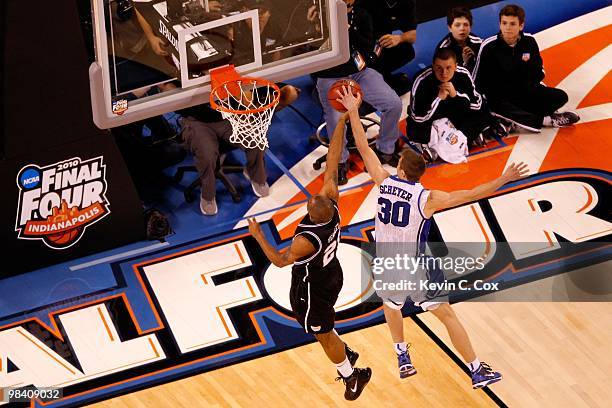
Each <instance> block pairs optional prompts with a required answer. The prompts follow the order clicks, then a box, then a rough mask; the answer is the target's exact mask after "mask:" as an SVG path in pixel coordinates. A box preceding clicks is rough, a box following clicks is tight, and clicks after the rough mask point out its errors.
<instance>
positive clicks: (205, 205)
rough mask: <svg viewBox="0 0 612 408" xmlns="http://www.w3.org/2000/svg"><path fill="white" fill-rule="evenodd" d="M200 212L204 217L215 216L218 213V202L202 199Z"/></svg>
mask: <svg viewBox="0 0 612 408" xmlns="http://www.w3.org/2000/svg"><path fill="white" fill-rule="evenodd" d="M200 211H202V214H204V215H215V214H216V213H217V200H215V199H214V198H213V199H212V201H208V200H205V199H203V198H202V197H200Z"/></svg>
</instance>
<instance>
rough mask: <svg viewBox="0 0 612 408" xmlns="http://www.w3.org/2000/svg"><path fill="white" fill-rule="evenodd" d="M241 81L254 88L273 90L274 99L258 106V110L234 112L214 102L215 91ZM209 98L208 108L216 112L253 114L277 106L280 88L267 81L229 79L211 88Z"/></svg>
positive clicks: (243, 78) (248, 78) (234, 110)
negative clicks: (265, 87)
mask: <svg viewBox="0 0 612 408" xmlns="http://www.w3.org/2000/svg"><path fill="white" fill-rule="evenodd" d="M242 81H249V82H250V83H251V84H253V85H255V87H256V88H258V87H260V86H264V85H265V86H268V87H269V88H272V89H274V91H275V96H274V99H273V100H272V102H270V103H268V104H266V105H263V106H260V107H259V108H255V109H243V110H236V109H232V108H226V107H225V106H221V105H219V104H218V103H217V101H215V99H214V98H215V97H217V91H218V90H219V89H221V88H223V87H225V85H228V84H231V83H237V82H242ZM241 89H242V88H241ZM210 96H211V98H210V106H212V108H213V109H216V110H218V111H221V112H225V113H233V114H235V115H245V114H253V113H258V112H263V111H265V110H266V109H270V108H271V107H272V106H276V105H277V104H278V102H279V101H280V88H279V87H278V85H276V84H275V83H274V82H271V81H268V80H267V79H260V78H250V77H242V78H238V79H231V80H229V81H225V82H222V83H221V84H219V85H217V86H216V87H214V88H213V90H212V91H211V93H210ZM219 99H224V98H219Z"/></svg>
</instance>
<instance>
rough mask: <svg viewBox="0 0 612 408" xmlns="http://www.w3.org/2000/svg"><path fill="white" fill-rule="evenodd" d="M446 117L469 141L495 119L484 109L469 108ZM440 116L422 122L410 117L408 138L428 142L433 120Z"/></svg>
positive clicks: (413, 140)
mask: <svg viewBox="0 0 612 408" xmlns="http://www.w3.org/2000/svg"><path fill="white" fill-rule="evenodd" d="M444 117H446V118H448V120H450V121H451V123H452V124H453V125H454V126H455V127H456V128H457V129H458V130H460V131H461V132H463V134H464V135H465V137H467V139H468V142H471V141H473V140H474V139H476V138H477V137H478V135H479V134H480V133H481V132H482V131H483V130H484V129H485V128H487V127H488V126H490V125H491V122H492V121H493V120H495V119H494V118H493V117H492V116H491V114H489V113H488V112H487V111H486V110H484V109H481V110H479V111H473V110H467V111H461V112H455V113H452V114H448V115H445V116H444ZM440 118H441V117H436V116H434V118H433V119H431V120H428V121H427V122H422V123H418V122H415V121H414V120H412V119H411V118H409V119H408V126H407V128H406V130H407V133H408V139H410V140H411V141H412V142H416V143H423V144H428V143H429V139H430V138H431V124H432V122H433V121H435V120H437V119H440Z"/></svg>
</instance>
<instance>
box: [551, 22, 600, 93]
mask: <svg viewBox="0 0 612 408" xmlns="http://www.w3.org/2000/svg"><path fill="white" fill-rule="evenodd" d="M610 38H612V24H609V25H607V26H605V27H601V28H598V29H597V30H593V31H589V32H588V33H585V34H582V35H580V36H578V37H574V38H570V39H569V40H567V41H564V42H562V43H559V44H557V45H555V46H553V47H551V48H547V49H545V50H543V51H542V52H541V54H542V58H543V59H544V68H545V69H546V77H545V78H544V82H545V83H546V85H548V86H552V87H555V86H557V85H559V82H561V81H562V80H563V79H564V78H566V77H567V76H568V75H569V74H570V73H572V72H574V71H575V70H576V68H578V67H579V66H580V65H582V64H583V63H584V62H586V61H588V60H589V59H590V58H592V57H593V56H594V55H595V54H597V53H598V52H600V51H602V50H603V49H604V48H605V47H607V46H608V45H609V44H610ZM578 44H579V45H578ZM546 61H548V62H550V63H549V64H547V63H546ZM554 61H563V63H562V64H555V63H553V62H554Z"/></svg>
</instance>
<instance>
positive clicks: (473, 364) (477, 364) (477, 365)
mask: <svg viewBox="0 0 612 408" xmlns="http://www.w3.org/2000/svg"><path fill="white" fill-rule="evenodd" d="M468 365H469V366H470V371H471V372H474V371H476V370H478V369H479V368H480V360H479V359H478V357H476V360H474V361H472V362H471V363H469V364H468Z"/></svg>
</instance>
